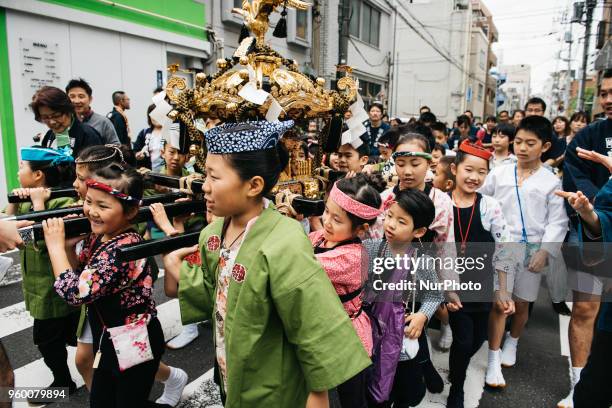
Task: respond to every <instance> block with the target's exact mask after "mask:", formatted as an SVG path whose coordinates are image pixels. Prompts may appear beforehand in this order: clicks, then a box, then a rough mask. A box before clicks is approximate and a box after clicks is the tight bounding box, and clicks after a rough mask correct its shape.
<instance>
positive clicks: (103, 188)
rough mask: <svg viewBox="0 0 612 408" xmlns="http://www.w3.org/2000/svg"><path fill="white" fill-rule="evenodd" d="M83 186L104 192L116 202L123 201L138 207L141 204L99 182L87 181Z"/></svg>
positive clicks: (139, 201)
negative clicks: (116, 200)
mask: <svg viewBox="0 0 612 408" xmlns="http://www.w3.org/2000/svg"><path fill="white" fill-rule="evenodd" d="M85 184H86V185H87V187H88V188H93V189H95V190H100V191H104V192H105V193H108V194H110V195H112V196H113V197H115V198H116V199H118V200H121V201H125V202H128V203H136V204H138V205H140V203H141V200H137V199H135V198H134V197H132V196H130V195H127V194H125V193H122V192H121V191H119V190H117V189H116V188H113V187H112V186H109V185H108V184H105V183H102V182H101V181H97V180H93V179H89V180H87V181H86V182H85Z"/></svg>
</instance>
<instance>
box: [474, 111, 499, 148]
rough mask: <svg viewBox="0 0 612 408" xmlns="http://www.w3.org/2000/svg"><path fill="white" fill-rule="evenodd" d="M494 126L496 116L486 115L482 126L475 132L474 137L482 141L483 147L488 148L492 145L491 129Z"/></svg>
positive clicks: (492, 129)
mask: <svg viewBox="0 0 612 408" xmlns="http://www.w3.org/2000/svg"><path fill="white" fill-rule="evenodd" d="M496 126H497V118H496V117H495V116H492V115H489V116H487V119H486V120H485V125H484V127H483V128H482V129H480V130H479V131H478V133H477V134H476V138H477V139H478V140H480V142H482V145H483V147H486V148H490V147H491V146H493V144H492V142H493V131H494V130H495V127H496Z"/></svg>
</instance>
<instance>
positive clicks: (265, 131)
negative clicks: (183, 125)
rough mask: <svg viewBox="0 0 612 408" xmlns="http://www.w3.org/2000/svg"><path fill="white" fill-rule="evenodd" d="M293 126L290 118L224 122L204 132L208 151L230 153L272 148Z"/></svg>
mask: <svg viewBox="0 0 612 408" xmlns="http://www.w3.org/2000/svg"><path fill="white" fill-rule="evenodd" d="M292 127H293V121H292V120H286V121H284V122H268V121H266V120H260V121H252V122H238V123H225V124H223V125H220V126H217V127H214V128H212V129H210V130H208V131H207V132H206V133H205V134H204V138H205V139H206V148H207V150H208V153H212V154H232V153H242V152H253V151H256V150H266V149H272V148H274V147H275V146H276V144H277V143H278V140H279V139H280V138H281V136H282V135H283V133H285V132H286V131H287V130H289V129H291V128H292Z"/></svg>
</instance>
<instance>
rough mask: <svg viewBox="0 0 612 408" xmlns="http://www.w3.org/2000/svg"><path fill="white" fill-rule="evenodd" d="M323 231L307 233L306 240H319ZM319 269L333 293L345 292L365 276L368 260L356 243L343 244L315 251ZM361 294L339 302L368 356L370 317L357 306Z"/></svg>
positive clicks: (355, 288)
mask: <svg viewBox="0 0 612 408" xmlns="http://www.w3.org/2000/svg"><path fill="white" fill-rule="evenodd" d="M323 233H324V231H323V230H320V231H314V232H311V233H310V234H309V235H308V238H310V242H312V245H313V246H315V245H317V244H320V243H321V241H322V240H323ZM315 256H316V257H317V259H318V260H319V262H320V263H321V265H322V266H323V269H325V272H326V273H327V276H329V279H330V280H331V282H332V284H333V285H334V288H335V289H336V293H337V294H338V295H346V294H347V293H351V292H354V291H356V290H357V289H359V288H361V287H362V286H363V284H364V282H365V279H366V278H367V273H368V270H367V268H368V259H367V254H366V252H365V251H364V249H363V246H362V245H361V244H360V243H350V244H343V245H340V246H338V247H336V248H334V249H330V250H329V251H326V252H323V253H319V254H315ZM362 298H363V295H359V296H357V297H355V298H353V299H351V300H349V301H348V302H345V303H343V304H342V305H343V306H344V310H346V313H347V314H348V315H349V317H351V321H352V323H353V327H354V328H355V331H356V332H357V335H358V336H359V338H360V339H361V343H362V344H363V347H365V349H366V351H367V353H368V355H369V356H372V325H371V323H370V318H369V317H368V315H367V314H366V313H365V311H362V312H361V313H360V314H359V316H357V317H356V318H353V316H355V315H357V313H358V312H359V310H360V309H361V304H362Z"/></svg>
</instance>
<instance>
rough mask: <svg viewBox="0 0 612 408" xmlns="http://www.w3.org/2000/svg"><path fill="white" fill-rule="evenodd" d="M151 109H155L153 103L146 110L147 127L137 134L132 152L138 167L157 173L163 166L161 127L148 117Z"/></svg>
mask: <svg viewBox="0 0 612 408" xmlns="http://www.w3.org/2000/svg"><path fill="white" fill-rule="evenodd" d="M153 109H155V104H154V103H153V104H151V105H149V107H148V108H147V123H148V124H149V127H147V128H144V129H142V130H141V131H140V132H139V133H138V136H137V137H136V142H134V152H135V153H136V160H137V161H138V167H146V168H148V169H151V170H153V171H155V172H157V171H159V169H160V168H161V167H162V166H163V165H164V159H163V158H162V157H161V151H162V125H161V124H160V123H158V122H157V121H156V120H155V119H153V118H151V116H149V114H150V113H151V112H152V111H153Z"/></svg>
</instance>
